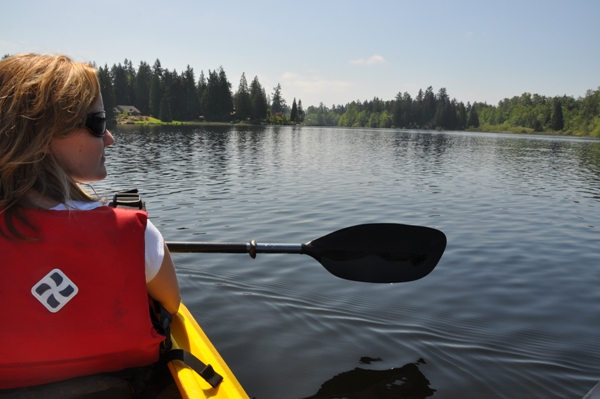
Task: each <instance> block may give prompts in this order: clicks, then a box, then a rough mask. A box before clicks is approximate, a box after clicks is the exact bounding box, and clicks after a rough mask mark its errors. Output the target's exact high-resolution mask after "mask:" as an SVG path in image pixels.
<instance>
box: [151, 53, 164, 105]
mask: <svg viewBox="0 0 600 399" xmlns="http://www.w3.org/2000/svg"><path fill="white" fill-rule="evenodd" d="M162 75H163V71H162V67H161V65H160V61H159V60H158V58H157V59H156V61H155V62H154V66H153V67H152V78H151V79H150V103H149V106H150V114H151V115H152V116H154V117H158V114H159V113H160V103H161V102H162V99H163V97H164V96H163V85H162Z"/></svg>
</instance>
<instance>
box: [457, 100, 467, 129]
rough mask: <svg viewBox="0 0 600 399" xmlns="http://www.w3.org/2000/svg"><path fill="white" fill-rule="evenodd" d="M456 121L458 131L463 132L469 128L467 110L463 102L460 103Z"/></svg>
mask: <svg viewBox="0 0 600 399" xmlns="http://www.w3.org/2000/svg"><path fill="white" fill-rule="evenodd" d="M456 119H457V120H456V128H457V129H458V130H463V129H465V128H466V127H467V110H466V109H465V104H464V103H463V102H462V101H461V102H460V103H458V115H457V116H456Z"/></svg>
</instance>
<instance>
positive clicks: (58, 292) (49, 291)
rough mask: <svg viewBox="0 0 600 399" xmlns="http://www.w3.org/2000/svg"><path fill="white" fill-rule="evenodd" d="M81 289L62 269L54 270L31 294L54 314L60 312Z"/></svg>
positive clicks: (35, 286)
mask: <svg viewBox="0 0 600 399" xmlns="http://www.w3.org/2000/svg"><path fill="white" fill-rule="evenodd" d="M78 291H79V289H78V288H77V286H76V285H75V283H73V282H72V281H71V280H69V278H68V277H67V276H66V275H65V274H64V273H63V272H62V271H60V269H54V270H52V271H51V272H50V273H48V274H47V275H46V276H45V277H44V278H43V279H41V280H40V281H39V282H38V283H37V284H36V285H34V286H33V288H32V289H31V293H32V294H33V296H34V297H36V298H37V299H38V301H40V302H41V303H42V305H44V306H45V307H46V309H48V310H49V311H51V312H52V313H56V312H58V311H59V310H60V309H61V308H62V307H63V306H65V305H66V304H67V302H69V301H70V300H71V299H73V297H74V296H75V295H76V294H77V292H78Z"/></svg>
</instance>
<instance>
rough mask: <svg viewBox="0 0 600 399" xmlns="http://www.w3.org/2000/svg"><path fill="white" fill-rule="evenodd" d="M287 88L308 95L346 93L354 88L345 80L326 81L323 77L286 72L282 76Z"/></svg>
mask: <svg viewBox="0 0 600 399" xmlns="http://www.w3.org/2000/svg"><path fill="white" fill-rule="evenodd" d="M281 77H282V80H283V83H284V84H285V85H286V86H291V87H295V88H299V89H302V90H303V91H305V92H306V93H325V92H328V91H333V92H344V91H345V90H346V89H348V88H350V87H352V86H353V84H352V83H351V82H347V81H344V80H335V79H326V78H323V77H321V76H303V75H300V74H297V73H294V72H285V73H284V74H283V75H282V76H281Z"/></svg>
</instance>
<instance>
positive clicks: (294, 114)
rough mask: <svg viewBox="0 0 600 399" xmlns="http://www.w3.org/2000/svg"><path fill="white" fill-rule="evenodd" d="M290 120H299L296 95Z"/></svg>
mask: <svg viewBox="0 0 600 399" xmlns="http://www.w3.org/2000/svg"><path fill="white" fill-rule="evenodd" d="M290 121H292V122H294V123H296V122H298V105H297V104H296V98H295V97H294V102H293V103H292V111H291V113H290Z"/></svg>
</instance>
